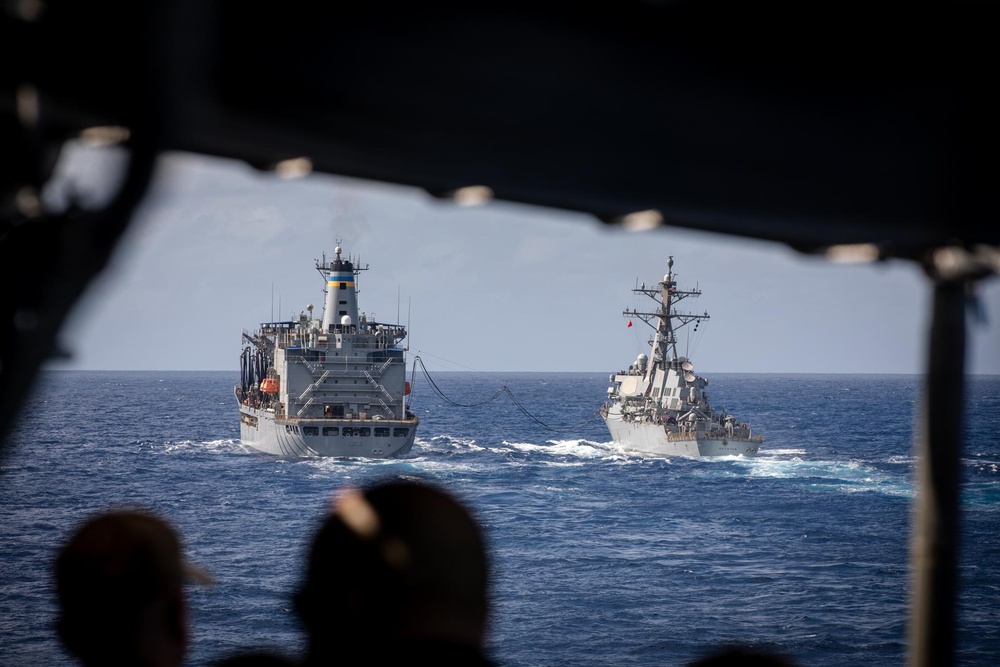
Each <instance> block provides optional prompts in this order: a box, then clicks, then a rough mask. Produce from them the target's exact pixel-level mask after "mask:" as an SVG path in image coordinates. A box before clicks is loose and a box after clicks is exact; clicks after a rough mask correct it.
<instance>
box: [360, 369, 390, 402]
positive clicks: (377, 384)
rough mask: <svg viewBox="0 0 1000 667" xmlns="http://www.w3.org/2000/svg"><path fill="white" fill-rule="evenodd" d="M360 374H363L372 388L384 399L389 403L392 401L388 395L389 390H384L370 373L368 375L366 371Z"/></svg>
mask: <svg viewBox="0 0 1000 667" xmlns="http://www.w3.org/2000/svg"><path fill="white" fill-rule="evenodd" d="M362 372H363V373H364V374H365V377H366V378H368V381H369V382H371V383H372V386H374V387H375V388H376V389H378V390H379V391H381V392H382V393H383V394H384V395H385V397H386V398H388V399H389V400H390V401H391V400H393V398H392V394H390V393H389V390H388V389H386V388H385V387H384V386H383V385H382V384H381V383H379V381H378V380H376V379H375V378H373V377H372V376H371V373H369V372H368V371H362Z"/></svg>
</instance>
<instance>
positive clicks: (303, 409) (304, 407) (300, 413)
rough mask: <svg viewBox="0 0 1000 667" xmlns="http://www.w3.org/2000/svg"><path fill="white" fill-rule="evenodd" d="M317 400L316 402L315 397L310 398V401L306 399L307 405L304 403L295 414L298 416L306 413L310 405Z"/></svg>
mask: <svg viewBox="0 0 1000 667" xmlns="http://www.w3.org/2000/svg"><path fill="white" fill-rule="evenodd" d="M315 402H316V399H315V398H310V399H309V400H308V401H306V403H305V405H303V406H302V407H301V408H299V411H298V412H296V413H295V414H296V415H297V416H299V417H301V416H302V415H304V414H305V412H306V410H307V409H309V406H311V405H312V404H313V403H315Z"/></svg>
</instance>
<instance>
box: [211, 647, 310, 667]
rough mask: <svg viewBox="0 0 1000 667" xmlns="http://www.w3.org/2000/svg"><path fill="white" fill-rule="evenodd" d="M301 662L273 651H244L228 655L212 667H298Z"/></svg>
mask: <svg viewBox="0 0 1000 667" xmlns="http://www.w3.org/2000/svg"><path fill="white" fill-rule="evenodd" d="M298 665H299V662H298V661H297V660H293V659H292V658H291V657H289V656H287V655H283V654H281V653H276V652H273V651H265V650H258V651H243V652H240V653H234V654H232V655H227V656H225V657H224V658H221V659H219V660H217V661H215V662H214V663H212V667H298Z"/></svg>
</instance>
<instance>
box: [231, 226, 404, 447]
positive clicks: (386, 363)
mask: <svg viewBox="0 0 1000 667" xmlns="http://www.w3.org/2000/svg"><path fill="white" fill-rule="evenodd" d="M367 268H368V267H367V265H365V266H363V267H362V266H361V264H360V260H359V259H357V258H353V259H352V258H350V257H345V256H344V255H343V250H342V248H341V247H340V245H339V242H338V245H337V247H336V248H335V250H334V257H333V259H332V260H330V261H329V262H328V261H327V258H326V254H325V253H324V254H323V258H322V259H321V260H317V262H316V269H317V271H319V273H320V275H321V276H322V277H323V279H324V282H325V285H326V298H325V301H324V306H323V313H322V317H320V318H315V317H314V316H313V306H312V305H309V306H308V307H307V308H306V310H305V311H303V312H301V313H300V314H299V317H298V319H292V320H288V321H280V322H265V323H262V324H261V325H260V327H259V328H258V329H257V330H256V331H253V332H249V331H244V332H243V341H244V348H243V352H242V354H241V356H240V383H239V384H238V385H236V387H235V394H236V400H237V403H238V404H239V411H240V441H241V442H242V443H243V444H244V445H246V446H247V447H250V448H252V449H255V450H258V451H261V452H265V453H268V454H274V455H278V456H333V457H351V458H389V457H397V456H402V455H404V454H406V453H407V452H409V451H410V448H411V447H412V446H413V441H414V438H415V437H416V431H417V425H418V422H419V420H418V418H417V416H416V415H415V414H413V413H412V412H411V411H410V408H409V393H410V384H409V382H407V381H406V358H405V354H406V350H405V349H404V348H403V347H401V343H402V341H403V340H404V339H405V338H406V333H407V332H406V328H405V327H404V326H402V325H400V324H398V323H395V324H389V323H381V322H377V321H374V319H370V318H368V317H367V316H366V315H365V313H364V312H359V310H358V278H359V276H360V273H361V271H364V270H367Z"/></svg>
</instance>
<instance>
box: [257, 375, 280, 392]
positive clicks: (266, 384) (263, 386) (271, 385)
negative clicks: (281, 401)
mask: <svg viewBox="0 0 1000 667" xmlns="http://www.w3.org/2000/svg"><path fill="white" fill-rule="evenodd" d="M260 390H261V391H262V392H264V393H265V394H277V393H278V378H264V379H263V380H262V381H261V383H260Z"/></svg>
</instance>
